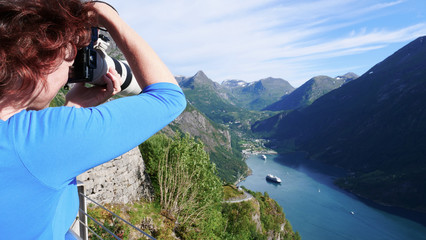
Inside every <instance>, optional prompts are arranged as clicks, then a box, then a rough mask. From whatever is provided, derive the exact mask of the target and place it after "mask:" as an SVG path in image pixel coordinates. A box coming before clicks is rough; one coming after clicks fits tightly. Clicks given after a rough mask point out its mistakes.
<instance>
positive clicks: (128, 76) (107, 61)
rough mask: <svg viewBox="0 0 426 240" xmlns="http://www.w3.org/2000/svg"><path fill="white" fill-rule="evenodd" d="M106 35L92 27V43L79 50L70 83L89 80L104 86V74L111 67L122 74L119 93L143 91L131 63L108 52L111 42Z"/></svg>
mask: <svg viewBox="0 0 426 240" xmlns="http://www.w3.org/2000/svg"><path fill="white" fill-rule="evenodd" d="M108 41H109V39H108V38H106V37H101V38H99V37H98V29H97V28H92V40H91V42H90V44H89V45H88V46H87V47H85V48H83V49H80V50H78V52H77V55H76V58H75V60H74V64H73V65H72V67H71V68H70V73H69V78H68V83H77V82H87V83H90V84H93V85H99V86H103V85H105V82H104V81H103V76H104V75H106V73H107V72H108V69H109V68H111V67H112V68H114V69H115V70H116V71H117V72H118V74H119V75H120V76H121V92H120V93H118V95H122V96H131V95H137V94H139V93H141V92H142V89H141V87H140V86H139V84H138V82H137V80H136V78H135V76H134V75H133V73H132V70H131V69H130V67H129V64H128V63H127V62H126V61H121V60H117V59H115V58H113V57H110V56H108V54H107V53H106V51H107V49H108V46H109V44H108V43H107V42H108Z"/></svg>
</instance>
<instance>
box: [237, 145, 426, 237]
mask: <svg viewBox="0 0 426 240" xmlns="http://www.w3.org/2000/svg"><path fill="white" fill-rule="evenodd" d="M246 161H247V165H248V166H249V167H250V169H252V171H253V172H252V175H250V176H248V177H247V179H246V180H244V181H242V182H240V183H239V184H238V185H239V186H245V187H246V188H248V189H250V190H252V191H257V192H262V193H263V192H268V194H269V196H270V197H272V198H273V199H275V200H276V201H277V202H278V203H279V204H280V206H282V207H283V210H284V213H285V214H286V218H287V219H288V220H289V221H290V223H291V224H292V226H293V230H294V231H299V233H300V235H301V237H302V239H304V240H322V239H327V240H331V239H339V240H340V239H368V240H374V239H395V240H404V239H407V240H417V239H426V227H425V226H424V225H422V224H420V223H417V222H414V221H412V220H409V219H407V218H403V217H400V216H397V215H394V214H391V213H389V212H388V211H383V210H380V209H378V208H375V207H371V206H370V204H366V203H365V202H364V201H361V200H360V199H358V198H356V197H355V196H353V195H351V194H348V193H347V192H345V191H342V190H341V189H339V188H337V187H336V186H335V185H334V184H333V180H334V179H335V178H336V177H338V176H342V171H341V170H339V169H332V168H331V167H328V166H324V165H322V164H320V163H317V162H314V161H312V160H307V159H306V158H305V156H304V154H301V153H293V154H286V155H267V160H266V161H264V160H262V159H261V157H260V156H259V155H251V156H250V157H249V158H247V160H246ZM269 173H271V174H273V175H276V176H278V177H280V178H281V179H282V183H281V184H274V183H270V182H267V181H266V180H265V177H266V175H267V174H269Z"/></svg>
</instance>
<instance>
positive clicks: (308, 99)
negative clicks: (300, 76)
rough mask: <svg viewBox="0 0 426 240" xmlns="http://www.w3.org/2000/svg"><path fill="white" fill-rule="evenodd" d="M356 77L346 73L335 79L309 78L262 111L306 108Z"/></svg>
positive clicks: (325, 77)
mask: <svg viewBox="0 0 426 240" xmlns="http://www.w3.org/2000/svg"><path fill="white" fill-rule="evenodd" d="M357 77H358V76H357V75H356V74H354V73H347V74H345V75H343V76H338V77H336V78H331V77H328V76H317V77H314V78H311V79H310V80H309V81H307V82H306V83H304V84H303V85H302V86H300V87H299V88H297V89H296V90H294V91H293V92H292V93H290V94H289V95H285V96H283V97H282V99H281V100H279V101H277V102H275V103H273V104H271V105H269V106H267V107H266V108H265V109H264V110H271V111H281V110H293V109H298V108H301V107H305V106H308V105H310V104H312V103H313V102H314V101H315V100H317V99H318V98H319V97H321V96H323V95H324V94H326V93H328V92H330V91H332V90H334V89H336V88H339V87H341V86H342V85H343V84H345V83H346V82H349V81H351V80H353V79H356V78H357Z"/></svg>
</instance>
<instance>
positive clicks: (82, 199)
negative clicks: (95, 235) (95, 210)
mask: <svg viewBox="0 0 426 240" xmlns="http://www.w3.org/2000/svg"><path fill="white" fill-rule="evenodd" d="M77 189H78V199H79V202H80V206H79V208H80V209H81V210H83V211H84V213H87V203H86V198H85V197H84V196H82V194H83V195H84V184H83V182H81V181H77ZM84 213H82V212H81V211H78V218H79V219H80V222H79V225H80V238H81V239H82V240H88V239H89V232H88V229H87V227H86V226H87V216H86V215H85V214H84Z"/></svg>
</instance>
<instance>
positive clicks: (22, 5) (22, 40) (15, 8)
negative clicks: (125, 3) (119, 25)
mask: <svg viewBox="0 0 426 240" xmlns="http://www.w3.org/2000/svg"><path fill="white" fill-rule="evenodd" d="M92 10H93V7H92V4H90V3H85V2H82V1H81V0H0V102H3V101H5V100H6V97H7V98H8V99H7V100H15V101H17V103H22V102H23V101H28V100H29V97H30V96H31V95H32V93H33V92H34V91H35V89H36V87H37V85H38V84H39V83H40V82H41V84H42V86H43V87H45V80H46V75H47V74H48V73H50V72H52V71H54V70H55V69H56V68H57V67H58V65H59V64H60V63H61V61H58V59H61V58H62V59H65V58H66V57H67V58H70V59H68V60H71V59H73V58H74V57H75V53H76V49H78V48H81V47H84V46H86V45H88V43H89V42H90V27H91V26H95V24H96V23H95V19H94V17H93V16H92V14H89V13H90V11H92ZM70 46H71V47H72V48H71V49H72V54H71V55H69V54H67V51H66V49H69V47H70ZM68 53H69V51H68ZM8 102H9V101H8ZM10 103H11V104H12V102H10Z"/></svg>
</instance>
